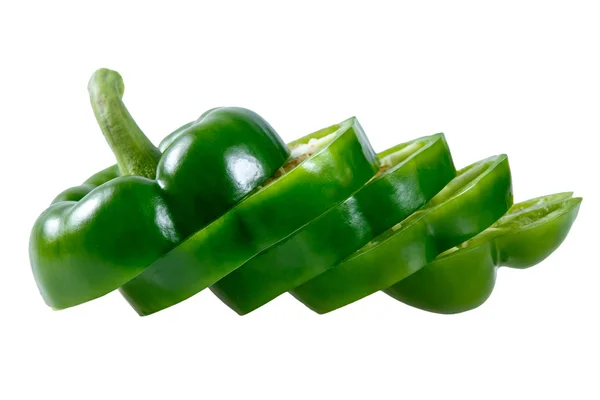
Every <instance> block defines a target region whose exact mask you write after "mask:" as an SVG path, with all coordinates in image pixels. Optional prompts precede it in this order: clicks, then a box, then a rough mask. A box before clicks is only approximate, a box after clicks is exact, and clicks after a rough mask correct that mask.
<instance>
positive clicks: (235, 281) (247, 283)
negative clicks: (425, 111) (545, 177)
mask: <svg viewBox="0 0 600 400" xmlns="http://www.w3.org/2000/svg"><path fill="white" fill-rule="evenodd" d="M378 156H379V159H380V161H381V163H382V170H381V173H380V174H379V175H378V176H377V177H375V178H373V179H372V180H371V181H369V182H368V183H367V184H366V185H365V186H363V187H361V188H360V189H358V190H357V191H356V192H354V193H353V194H352V195H351V196H350V197H349V198H347V199H346V200H344V201H343V202H341V203H339V204H337V205H335V206H333V207H332V208H331V209H329V210H327V211H326V212H325V213H324V214H322V215H320V216H319V217H318V218H316V219H314V220H313V221H311V222H310V223H308V224H307V225H305V226H303V227H301V228H300V229H298V230H297V231H296V232H294V233H293V234H292V235H290V236H289V237H287V238H286V239H284V240H283V241H281V242H280V243H277V244H276V245H274V246H272V247H270V248H269V249H267V250H265V251H264V252H263V253H261V254H259V255H257V256H256V257H254V258H252V259H251V260H250V261H248V262H247V263H246V264H244V265H242V266H241V267H240V268H238V269H236V270H235V271H233V272H232V273H231V274H229V275H227V276H226V277H225V278H223V279H221V280H220V281H218V282H217V283H215V284H214V285H213V286H211V290H212V291H213V292H214V293H215V294H216V295H217V296H218V297H219V298H220V299H221V300H222V301H223V302H224V303H225V304H227V305H228V306H229V307H231V308H232V309H233V310H234V311H236V312H237V313H238V314H246V313H248V312H250V311H253V310H254V309H256V308H258V307H260V306H262V305H264V304H266V303H267V302H269V301H271V300H273V299H274V298H275V297H277V296H279V295H280V294H283V293H285V292H287V291H289V290H291V289H294V288H295V287H297V286H299V285H301V284H303V283H304V282H306V281H308V280H310V279H312V278H314V277H315V276H317V275H320V274H322V273H323V272H325V271H326V270H327V269H328V268H330V267H332V266H333V265H335V264H337V263H338V262H340V261H342V260H343V259H344V258H345V257H346V256H348V255H350V254H352V253H353V252H354V251H356V250H358V249H359V248H361V247H362V246H364V245H365V244H367V243H368V242H369V241H370V240H371V239H373V238H374V237H375V236H377V235H378V234H380V233H382V232H383V231H385V230H386V229H389V228H391V227H392V226H393V225H394V224H395V223H397V222H398V221H401V220H403V219H404V218H406V217H408V216H409V215H410V214H412V213H413V212H414V211H416V210H417V209H418V208H419V207H421V206H423V205H424V204H425V203H427V201H429V200H430V199H431V198H432V197H433V196H434V195H435V194H436V193H437V192H439V191H440V190H441V189H442V188H443V187H444V186H445V185H446V184H447V183H448V182H449V181H450V180H451V179H452V178H454V176H455V175H456V170H455V168H454V164H453V162H452V157H451V155H450V149H449V148H448V145H447V143H446V140H445V137H444V135H443V134H437V135H432V136H427V137H422V138H419V139H415V140H413V141H410V142H407V143H403V144H400V145H397V146H394V147H392V148H391V149H388V150H386V151H384V152H382V153H380V154H379V155H378Z"/></svg>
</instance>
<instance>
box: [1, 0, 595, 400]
mask: <svg viewBox="0 0 600 400" xmlns="http://www.w3.org/2000/svg"><path fill="white" fill-rule="evenodd" d="M414 3H415V4H417V2H414ZM483 3H484V2H470V3H467V2H440V3H432V2H418V4H419V5H418V6H415V5H412V6H409V5H400V3H398V4H396V3H395V2H394V3H393V2H389V3H378V2H376V1H369V2H363V5H357V4H354V3H352V2H349V1H346V2H341V3H337V4H336V3H333V2H324V1H322V2H314V3H313V2H310V1H303V2H298V3H297V5H291V4H289V3H288V2H283V1H280V2H273V3H270V4H269V3H266V2H257V1H251V2H250V1H247V2H245V3H231V2H226V1H210V2H195V3H192V4H193V5H188V6H180V5H178V4H177V3H176V2H174V1H170V2H165V3H164V4H163V5H162V6H154V5H151V4H150V2H144V3H139V4H134V3H132V2H127V3H126V2H122V1H121V2H111V1H96V2H79V3H75V2H74V3H71V4H67V3H64V2H60V1H50V2H39V3H34V2H27V1H22V2H12V4H9V2H3V3H2V5H1V6H0V46H1V53H0V54H1V56H0V58H1V61H0V69H1V73H0V107H1V108H0V132H1V135H2V148H3V151H2V156H1V157H0V164H1V170H2V183H1V189H0V191H1V192H2V196H1V197H0V202H1V206H0V210H1V211H0V212H1V213H2V227H1V229H0V235H1V243H2V259H3V261H2V274H1V278H0V307H1V314H0V318H1V320H0V325H1V326H0V336H1V341H0V366H1V367H2V368H3V371H2V373H1V374H0V377H1V378H0V382H1V383H0V398H2V399H24V398H43V399H112V398H114V399H142V398H143V399H155V398H156V399H158V398H160V399H192V398H194V399H197V398H210V399H219V398H244V399H254V398H256V399H284V398H285V399H287V398H290V399H296V398H298V399H306V398H311V399H321V398H329V399H338V398H345V399H350V398H360V399H368V398H384V397H385V398H406V399H425V398H431V399H433V398H445V399H496V398H498V399H541V398H544V399H545V398H549V397H551V396H555V397H556V398H561V399H567V398H570V399H598V398H600V388H599V387H598V385H599V384H598V383H597V378H598V372H599V370H600V368H599V361H598V360H599V359H600V351H599V350H600V349H599V345H598V342H599V338H600V329H599V328H598V325H597V322H598V316H599V306H600V302H599V290H598V282H599V279H600V273H599V272H598V271H599V267H600V265H599V262H598V249H599V245H598V240H600V238H599V237H598V226H599V225H598V224H599V223H600V221H599V218H598V211H597V209H598V194H599V190H598V186H599V185H600V179H598V175H597V171H598V161H599V160H598V158H599V157H598V151H599V150H598V146H597V144H596V143H597V140H596V139H597V137H598V135H599V133H600V132H599V128H600V121H599V115H600V114H599V111H600V60H599V52H598V51H599V48H600V46H599V39H600V24H599V23H598V20H599V18H600V13H599V12H598V10H597V9H596V8H595V7H593V2H589V3H583V2H576V1H570V2H562V3H560V4H559V3H556V2H552V1H545V2H540V3H537V4H535V3H529V2H521V1H519V2H510V1H503V2H497V6H489V5H488V6H485V5H483ZM392 4H393V6H392ZM486 4H489V3H486ZM99 67H108V68H112V69H116V70H118V71H120V72H121V74H122V75H123V77H124V79H125V85H126V91H125V98H124V99H125V102H126V104H127V106H128V107H129V110H130V111H131V113H132V114H133V115H134V116H135V117H136V119H137V121H138V123H139V125H140V126H141V128H142V129H143V130H144V131H145V132H146V134H147V135H148V136H149V137H150V138H151V139H152V140H153V141H154V142H155V143H158V141H159V140H160V139H161V138H162V137H163V136H164V135H166V134H168V133H169V132H170V131H171V130H173V129H174V128H176V127H178V126H179V125H181V124H182V123H184V122H187V121H188V120H191V119H193V118H195V117H197V116H198V115H199V114H201V113H202V112H203V111H205V110H206V109H208V108H211V107H214V106H220V105H238V106H244V107H247V108H250V109H253V110H255V111H257V112H258V113H260V114H261V115H263V116H264V117H265V118H266V119H267V120H268V121H270V122H271V124H272V125H273V126H274V127H275V128H276V129H277V130H278V132H279V133H280V134H281V135H282V136H283V137H284V139H286V140H291V139H294V138H296V137H299V136H301V135H304V134H306V133H309V132H311V131H313V130H316V129H319V128H321V127H324V126H327V125H330V124H332V123H336V122H339V121H341V120H343V119H345V118H347V117H349V116H351V115H356V116H357V117H358V118H359V120H360V121H361V123H362V125H363V127H364V128H365V130H366V132H367V134H368V135H369V137H370V138H371V140H372V144H373V146H374V147H375V148H376V150H378V151H380V150H383V149H385V148H387V147H389V146H391V145H393V144H396V143H399V142H402V141H406V140H409V139H412V138H415V137H417V136H422V135H426V134H432V133H435V132H439V131H443V132H445V133H446V135H447V138H448V141H449V143H450V146H451V148H452V150H453V155H454V160H455V163H456V165H457V167H462V166H465V165H467V164H469V163H471V162H473V161H476V160H478V159H481V158H483V157H487V156H490V155H493V154H498V153H507V154H508V155H509V158H510V163H511V166H512V170H513V177H514V191H515V200H516V201H521V200H524V199H527V198H530V197H534V196H539V195H543V194H548V193H553V192H558V191H566V190H573V191H575V192H576V194H577V195H579V196H583V197H584V202H583V205H582V208H581V212H580V214H579V218H578V220H577V221H576V223H575V225H574V226H573V229H572V231H571V234H570V236H569V237H568V238H567V240H566V241H565V243H564V244H563V246H562V247H561V248H560V249H559V250H558V251H556V252H555V253H554V254H553V255H552V256H551V257H550V258H549V259H547V260H546V261H545V262H543V263H542V264H540V265H538V266H536V267H535V268H532V269H529V270H525V271H516V270H509V269H501V270H500V271H499V276H498V280H497V286H496V290H495V292H494V293H493V295H492V297H491V298H490V300H489V301H488V302H487V303H486V304H485V305H484V306H482V307H480V308H479V309H477V310H475V311H471V312H468V313H464V314H461V315H454V316H442V315H435V314H430V313H427V312H424V311H419V310H416V309H412V308H410V307H408V306H405V305H403V304H401V303H397V302H395V301H394V300H392V299H391V298H389V297H387V296H385V295H383V294H377V295H374V296H371V297H369V298H367V299H365V300H363V301H360V302H358V303H356V304H353V305H351V306H349V307H346V308H344V309H342V310H339V311H337V312H334V313H331V314H330V315H326V316H318V315H316V314H313V313H312V312H311V311H309V310H308V309H306V308H305V307H304V306H303V305H301V304H300V303H298V302H296V301H295V300H294V299H293V298H292V297H291V296H289V295H285V296H283V297H281V298H279V299H277V300H276V301H273V302H272V303H270V304H268V305H267V306H265V307H263V308H261V309H260V310H258V311H256V312H254V313H252V314H250V315H248V316H246V317H238V316H237V315H236V314H235V313H234V312H232V311H231V310H229V309H228V308H227V307H226V306H224V305H223V304H221V303H220V302H219V300H217V299H216V298H215V297H214V296H213V295H212V294H211V293H210V291H205V292H203V293H201V294H200V295H198V296H195V297H194V298H192V299H191V300H189V301H186V302H185V303H183V304H180V305H177V306H176V307H173V308H172V309H169V310H166V311H164V312H161V313H158V314H156V315H153V316H151V317H146V318H139V317H137V315H136V314H135V313H134V312H133V311H132V309H130V308H129V306H128V305H127V304H126V302H125V301H124V300H123V299H122V298H121V297H120V296H119V294H118V293H112V294H110V295H108V296H105V297H103V298H101V299H99V300H96V301H93V302H90V303H88V304H84V305H82V306H79V307H75V308H72V309H69V310H65V311H60V312H53V311H51V310H50V309H49V308H47V307H46V306H45V305H44V303H43V301H42V299H41V297H40V296H39V294H38V292H37V288H36V286H35V283H34V280H33V276H32V274H31V270H30V266H29V260H28V255H27V251H28V250H27V248H28V235H29V230H30V227H31V225H32V224H33V222H34V220H35V218H36V217H37V215H38V214H39V213H40V212H41V211H42V210H43V209H44V208H45V207H46V206H47V205H48V203H49V202H50V201H51V199H52V198H53V197H54V195H55V194H57V193H58V192H60V191H61V190H63V188H66V187H69V186H72V185H74V184H78V183H79V182H81V181H82V180H84V179H85V178H86V177H87V176H88V175H90V174H91V173H93V172H95V171H97V170H99V169H101V168H103V167H105V166H107V165H109V164H111V163H113V162H114V161H113V158H112V155H111V152H110V150H109V148H108V146H107V145H106V143H105V141H104V139H103V137H102V135H101V132H100V130H99V129H98V127H97V125H96V122H95V120H94V117H93V114H92V111H91V108H90V106H89V100H88V97H87V91H86V85H87V80H88V78H89V76H90V75H91V74H92V72H93V71H94V70H95V69H97V68H99ZM594 380H596V382H594Z"/></svg>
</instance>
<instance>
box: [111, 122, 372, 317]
mask: <svg viewBox="0 0 600 400" xmlns="http://www.w3.org/2000/svg"><path fill="white" fill-rule="evenodd" d="M289 147H290V149H291V153H292V159H291V160H290V161H289V162H288V164H286V166H284V168H283V170H282V171H281V172H280V173H279V174H278V175H276V176H275V177H273V178H272V179H270V180H269V181H268V182H267V183H266V185H265V186H264V187H263V188H261V189H260V190H258V191H257V192H256V193H254V194H252V195H251V196H249V197H247V198H246V199H244V200H243V201H242V202H241V203H239V204H238V205H237V206H236V207H234V208H233V209H231V210H230V211H229V212H227V213H226V214H225V215H223V216H222V217H221V218H219V219H217V220H215V221H214V222H213V223H211V224H210V225H208V226H207V227H206V228H204V229H202V230H200V231H199V232H197V233H196V234H194V235H193V236H191V237H190V238H188V239H187V240H186V241H185V242H183V243H182V244H180V245H179V246H178V247H177V248H175V249H173V250H172V251H170V252H169V253H167V254H166V255H165V256H164V257H162V258H161V259H159V260H158V261H156V262H155V263H154V264H153V265H152V266H150V267H149V268H148V269H147V270H146V271H145V272H144V273H143V274H141V275H139V276H138V277H137V278H135V279H133V280H131V281H130V282H128V283H127V284H125V285H124V286H123V287H122V288H121V289H120V290H121V293H122V294H123V295H124V296H125V298H126V299H127V300H128V301H129V303H130V304H131V305H132V307H133V308H134V309H135V310H136V311H137V312H138V313H139V314H140V315H147V314H151V313H154V312H156V311H159V310H162V309H164V308H167V307H169V306H171V305H173V304H176V303H178V302H180V301H183V300H185V299H187V298H189V297H190V296H193V295H194V294H196V293H198V292H199V291H201V290H203V289H205V288H207V287H209V286H210V285H212V284H214V283H215V282H217V281H218V280H220V279H222V278H223V277H225V276H226V275H227V274H229V273H230V272H232V271H233V270H235V269H236V268H238V267H239V266H240V265H242V264H244V263H245V262H247V261H248V260H249V259H251V258H252V257H254V256H255V255H256V254H258V253H260V252H261V251H263V250H265V249H267V248H269V247H270V246H272V245H273V244H275V243H277V242H279V241H280V240H282V239H284V238H285V237H287V236H288V235H290V234H291V233H293V232H294V231H295V230H297V229H298V228H300V227H301V226H303V225H305V224H306V223H308V222H310V221H311V220H313V219H314V218H316V217H318V216H319V215H320V214H322V213H323V212H325V211H326V210H328V209H329V208H331V207H332V206H334V205H335V204H337V203H339V202H340V201H342V200H344V199H346V198H347V197H348V196H350V195H351V194H352V193H353V192H354V191H356V190H357V189H358V188H360V187H361V186H363V185H364V184H365V182H367V181H368V180H369V179H371V178H372V177H373V175H374V174H375V173H376V172H377V170H378V169H379V161H378V159H377V155H376V154H375V152H374V151H373V149H372V148H371V146H370V144H369V142H368V140H367V138H366V136H365V134H364V132H363V130H362V128H361V127H360V125H359V123H358V121H357V120H356V119H355V118H351V119H348V120H346V121H344V122H342V123H341V124H339V125H334V126H331V127H328V128H325V129H323V130H320V131H318V132H315V133H313V134H311V135H308V136H305V137H304V138H302V139H299V140H297V141H295V142H292V143H290V145H289ZM298 164H299V165H298Z"/></svg>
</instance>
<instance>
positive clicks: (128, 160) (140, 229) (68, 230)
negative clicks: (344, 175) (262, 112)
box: [29, 69, 289, 309]
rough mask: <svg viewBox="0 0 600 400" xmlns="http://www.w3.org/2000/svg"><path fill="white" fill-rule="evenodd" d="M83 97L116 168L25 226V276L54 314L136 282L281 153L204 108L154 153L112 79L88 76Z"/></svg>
mask: <svg viewBox="0 0 600 400" xmlns="http://www.w3.org/2000/svg"><path fill="white" fill-rule="evenodd" d="M88 89H89V92H90V100H91V103H92V107H93V109H94V114H95V115H96V118H97V120H98V123H99V124H100V127H101V128H102V132H103V134H104V135H105V137H106V140H107V141H108V143H109V144H110V146H111V148H112V150H113V152H114V153H115V156H116V158H117V161H118V168H117V167H116V166H113V167H110V168H108V169H106V170H104V171H101V172H99V173H97V174H96V175H94V176H92V177H91V178H90V179H88V180H87V181H86V182H85V183H84V184H83V185H81V186H78V187H75V188H71V189H68V190H66V191H64V192H63V193H61V194H60V195H58V197H56V199H55V200H54V201H53V203H52V205H51V206H50V207H49V208H48V209H47V210H46V211H44V212H43V213H42V215H41V216H40V217H39V218H38V219H37V221H36V223H35V225H34V227H33V230H32V232H31V237H30V246H29V254H30V259H31V265H32V269H33V273H34V276H35V278H36V281H37V284H38V287H39V289H40V292H41V294H42V296H43V297H44V300H45V301H46V303H47V304H48V305H49V306H51V307H53V308H55V309H60V308H66V307H70V306H74V305H77V304H80V303H83V302H85V301H88V300H91V299H94V298H97V297H99V296H102V295H104V294H106V293H109V292H111V291H113V290H115V289H117V288H119V287H120V286H122V285H123V284H124V283H126V282H127V281H129V280H130V279H132V278H134V277H135V276H137V275H139V274H140V273H142V272H143V271H144V270H145V268H147V267H148V266H149V265H151V264H152V263H154V262H155V261H156V260H157V259H158V258H160V257H162V256H163V255H164V254H165V253H167V252H168V251H169V250H171V249H173V248H174V247H176V245H177V244H179V243H180V242H181V241H182V240H184V239H185V238H186V237H187V236H189V235H190V234H192V233H194V232H196V231H197V230H199V229H200V228H202V227H203V226H205V225H206V224H208V223H209V222H211V221H212V220H214V219H216V218H217V217H219V216H221V215H222V214H224V213H225V212H226V211H227V210H228V209H230V208H231V207H232V206H234V205H235V204H236V203H237V202H239V201H240V200H241V199H242V198H244V197H245V196H246V195H247V194H248V193H250V192H251V191H252V190H254V189H255V188H256V187H257V186H259V185H260V184H262V183H263V182H264V181H265V180H266V179H267V178H269V177H270V176H271V175H273V174H274V173H275V172H276V171H277V170H278V169H279V168H280V167H281V166H282V165H283V163H284V162H285V160H286V159H287V158H288V155H289V153H288V150H287V148H286V146H285V145H284V143H283V142H282V141H281V139H280V138H279V136H278V135H277V134H276V133H275V131H274V130H273V128H271V127H270V126H269V124H268V123H267V122H266V121H265V120H264V119H262V118H261V117H260V116H258V115H257V114H255V113H253V112H251V111H248V110H245V109H241V108H218V109H213V110H210V111H209V112H207V113H205V114H204V115H203V116H202V117H201V118H200V119H199V120H198V121H195V122H193V123H190V124H187V125H186V126H184V127H182V128H180V129H179V130H178V131H176V132H175V133H174V134H172V135H171V136H170V137H169V138H168V144H165V145H164V147H163V149H164V153H163V154H162V155H161V152H160V151H159V149H157V148H156V147H154V146H153V145H152V143H151V142H150V141H149V140H148V139H147V138H146V137H145V136H144V134H143V133H142V131H141V130H140V128H139V127H138V126H137V124H136V123H135V121H134V120H133V118H132V117H131V115H130V114H129V112H128V111H127V109H126V108H125V106H124V104H123V102H122V100H121V97H122V95H123V91H124V86H123V81H122V79H121V77H120V75H119V74H118V73H116V72H114V71H110V70H106V69H101V70H98V71H96V73H94V75H93V76H92V78H91V80H90V83H89V86H88ZM119 175H123V176H119Z"/></svg>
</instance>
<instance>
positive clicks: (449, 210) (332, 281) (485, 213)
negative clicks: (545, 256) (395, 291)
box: [290, 155, 512, 314]
mask: <svg viewBox="0 0 600 400" xmlns="http://www.w3.org/2000/svg"><path fill="white" fill-rule="evenodd" d="M511 205H512V184H511V174H510V168H509V165H508V158H507V157H506V155H498V156H494V157H490V158H487V159H484V160H481V161H479V162H477V163H474V164H471V165H470V166H468V167H466V168H464V169H462V170H460V171H459V172H458V175H457V177H456V178H454V179H453V180H452V181H451V182H450V183H449V184H448V185H447V186H446V187H445V188H444V189H442V190H441V191H440V192H439V193H438V194H437V195H435V196H434V197H433V199H431V201H429V202H428V203H427V204H426V205H425V206H424V207H422V208H421V209H420V210H418V211H417V212H415V213H414V214H412V215H411V216H409V217H408V218H406V219H405V220H404V221H402V222H400V223H399V224H397V225H396V226H394V227H393V228H391V229H389V230H388V231H386V232H384V233H383V234H382V235H380V236H378V237H377V238H375V239H374V240H373V241H372V242H370V243H369V244H368V245H366V246H365V247H363V248H361V249H360V250H358V251H357V252H355V253H354V254H352V255H351V256H349V257H348V258H347V259H346V260H345V261H342V262H341V263H340V264H338V265H336V266H335V267H333V268H330V269H329V270H327V271H326V272H324V273H323V274H321V275H319V276H317V277H316V278H314V279H312V280H310V281H308V282H306V283H304V284H303V285H301V286H299V287H297V288H296V289H294V290H292V291H291V292H290V293H291V294H292V295H294V297H296V298H297V299H298V300H300V301H301V302H302V303H304V304H305V305H306V306H308V307H309V308H311V309H312V310H314V311H316V312H318V313H320V314H323V313H326V312H329V311H333V310H335V309H337V308H340V307H342V306H345V305H347V304H350V303H352V302H354V301H356V300H359V299H361V298H363V297H365V296H368V295H370V294H372V293H375V292H376V291H379V290H382V289H386V288H388V287H390V286H392V285H393V284H395V283H396V282H398V281H400V280H402V279H404V278H406V277H407V276H409V275H411V274H412V273H414V272H416V271H418V270H419V269H421V268H423V267H424V266H425V265H427V264H428V263H429V262H431V261H432V260H433V259H434V258H435V257H436V256H437V255H438V254H440V253H441V252H443V251H444V250H447V249H449V248H451V247H453V246H456V245H457V244H459V243H462V242H464V241H465V240H466V239H469V238H471V237H473V236H474V235H476V234H477V233H479V232H481V231H483V230H484V229H486V228H487V227H489V226H490V225H491V224H493V223H494V222H495V221H496V220H498V218H500V217H501V216H502V215H503V214H504V213H506V211H507V210H508V209H509V207H510V206H511Z"/></svg>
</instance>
